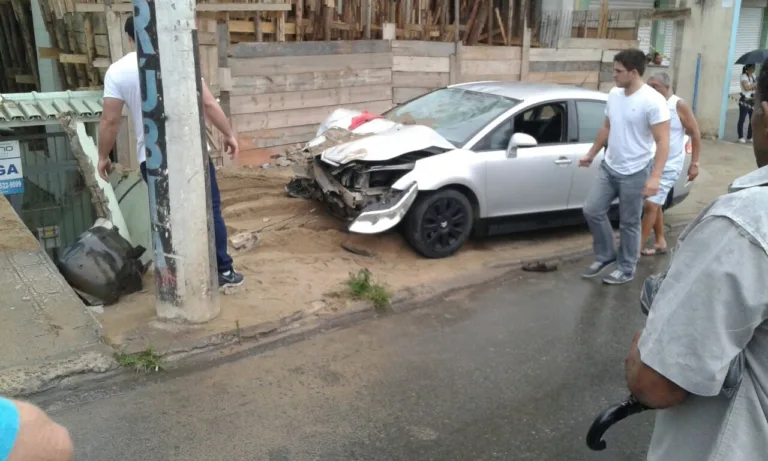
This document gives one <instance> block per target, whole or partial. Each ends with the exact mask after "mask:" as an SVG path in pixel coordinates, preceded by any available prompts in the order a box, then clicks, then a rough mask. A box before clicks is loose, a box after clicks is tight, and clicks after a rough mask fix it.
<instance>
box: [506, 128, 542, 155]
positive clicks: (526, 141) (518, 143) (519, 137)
mask: <svg viewBox="0 0 768 461" xmlns="http://www.w3.org/2000/svg"><path fill="white" fill-rule="evenodd" d="M538 144H539V143H538V142H536V138H534V137H533V136H531V135H529V134H525V133H515V134H513V135H512V137H511V138H509V144H507V156H508V157H514V154H515V151H516V150H517V149H519V148H521V147H536V146H537V145H538Z"/></svg>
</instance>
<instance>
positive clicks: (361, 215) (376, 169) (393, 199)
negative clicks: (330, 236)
mask: <svg viewBox="0 0 768 461" xmlns="http://www.w3.org/2000/svg"><path fill="white" fill-rule="evenodd" d="M353 117H354V115H353ZM332 118H333V117H332ZM374 122H375V123H374ZM369 123H370V124H371V125H369V126H367V127H366V129H367V130H368V131H369V132H368V133H359V132H358V133H355V132H354V131H348V130H344V129H341V128H339V127H336V126H330V127H328V128H327V129H326V131H325V132H324V133H323V134H321V135H320V136H319V137H318V138H316V139H315V140H313V141H311V142H310V143H309V144H308V145H307V147H306V148H305V149H306V150H307V152H308V153H309V154H310V157H309V159H308V161H307V163H306V164H304V165H300V166H298V167H295V168H294V179H293V180H292V181H291V182H290V183H289V184H288V186H287V191H288V193H289V194H290V195H292V196H294V197H301V198H306V199H312V200H317V201H320V202H322V203H324V204H325V205H326V207H327V208H328V211H329V212H330V213H331V214H332V215H333V216H335V217H337V218H339V219H342V220H344V221H346V222H347V223H348V228H349V230H350V231H351V232H355V233H361V234H378V233H381V232H385V231H387V230H389V229H391V228H393V227H395V226H396V225H397V224H398V223H400V222H401V221H402V219H403V218H404V217H405V215H406V214H407V212H408V210H409V209H410V207H411V205H412V204H413V202H414V201H415V200H416V196H417V195H418V184H417V183H416V181H415V180H411V181H407V180H406V181H405V182H403V181H401V179H402V178H403V177H404V176H405V175H407V174H408V173H409V172H411V171H412V170H413V169H414V168H415V166H416V162H418V161H419V160H420V159H423V158H425V157H429V156H432V155H437V154H441V153H444V152H446V151H448V150H450V149H452V148H454V146H453V145H452V144H450V143H449V142H448V141H446V140H445V139H443V138H442V137H440V136H439V135H438V134H437V133H435V132H434V131H433V130H431V129H429V128H427V127H424V126H418V125H412V126H407V125H402V124H398V123H394V122H391V121H388V120H382V119H377V120H374V121H372V122H369ZM377 125H378V128H379V129H376V128H377ZM361 128H362V127H361ZM361 131H362V130H361ZM370 131H373V132H370ZM374 135H375V136H374Z"/></svg>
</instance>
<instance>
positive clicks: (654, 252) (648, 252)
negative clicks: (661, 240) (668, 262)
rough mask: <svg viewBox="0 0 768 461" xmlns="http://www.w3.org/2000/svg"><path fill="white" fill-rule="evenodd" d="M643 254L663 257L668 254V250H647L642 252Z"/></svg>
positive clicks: (656, 248) (654, 248) (655, 248)
mask: <svg viewBox="0 0 768 461" xmlns="http://www.w3.org/2000/svg"><path fill="white" fill-rule="evenodd" d="M641 254H642V255H643V256H661V255H665V254H667V249H666V248H658V247H653V248H646V249H644V250H643V251H642V252H641Z"/></svg>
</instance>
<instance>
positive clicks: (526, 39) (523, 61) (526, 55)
mask: <svg viewBox="0 0 768 461" xmlns="http://www.w3.org/2000/svg"><path fill="white" fill-rule="evenodd" d="M530 64H531V29H529V28H528V21H527V20H525V19H524V20H523V47H522V50H521V54H520V81H521V82H527V81H528V69H529V68H530Z"/></svg>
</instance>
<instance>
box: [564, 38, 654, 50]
mask: <svg viewBox="0 0 768 461" xmlns="http://www.w3.org/2000/svg"><path fill="white" fill-rule="evenodd" d="M638 46H639V43H638V41H637V40H619V39H614V38H561V39H560V40H559V41H558V43H557V47H558V48H560V49H573V48H576V49H595V50H626V49H629V48H637V47H638Z"/></svg>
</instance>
